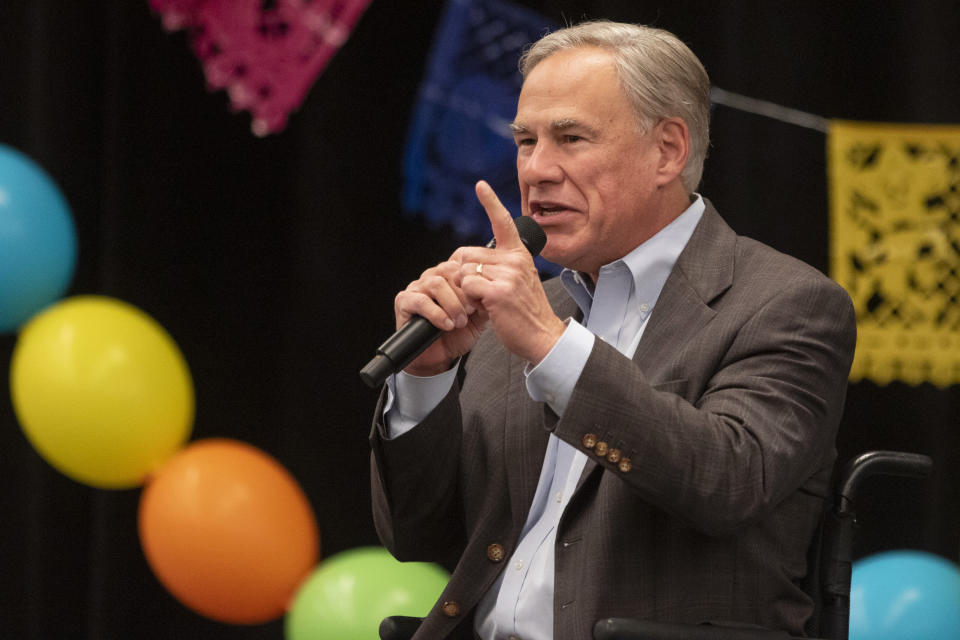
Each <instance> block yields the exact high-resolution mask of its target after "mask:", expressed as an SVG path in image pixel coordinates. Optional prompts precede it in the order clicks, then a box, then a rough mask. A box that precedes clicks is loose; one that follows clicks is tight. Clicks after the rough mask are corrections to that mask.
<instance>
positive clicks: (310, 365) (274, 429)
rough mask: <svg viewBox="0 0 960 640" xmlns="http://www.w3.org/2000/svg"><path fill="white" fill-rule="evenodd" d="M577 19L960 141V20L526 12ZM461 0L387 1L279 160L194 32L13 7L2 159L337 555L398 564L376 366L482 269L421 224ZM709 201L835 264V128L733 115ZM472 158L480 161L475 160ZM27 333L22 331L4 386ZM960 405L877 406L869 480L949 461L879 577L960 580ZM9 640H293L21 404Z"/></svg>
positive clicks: (591, 6) (852, 5) (897, 535)
mask: <svg viewBox="0 0 960 640" xmlns="http://www.w3.org/2000/svg"><path fill="white" fill-rule="evenodd" d="M521 4H524V5H526V6H529V7H531V8H533V9H536V10H539V11H541V12H542V13H543V14H545V15H546V16H548V17H550V18H552V19H554V20H556V21H558V22H563V21H577V20H580V19H582V18H585V17H587V18H595V17H609V18H613V19H618V20H627V21H632V22H644V23H649V24H654V25H657V26H661V27H664V28H667V29H670V30H672V31H674V32H675V33H677V34H678V35H679V36H680V37H681V38H682V39H684V40H685V41H686V42H688V43H689V44H690V46H691V47H692V48H693V50H694V51H695V52H696V53H697V54H698V55H699V56H700V57H701V59H702V60H703V62H704V64H705V65H706V67H707V70H708V72H709V73H710V75H711V77H712V79H713V81H714V83H715V84H716V85H717V86H719V87H723V88H725V89H728V90H730V91H735V92H738V93H742V94H745V95H748V96H752V97H756V98H761V99H765V100H770V101H773V102H777V103H780V104H784V105H788V106H791V107H794V108H797V109H802V110H805V111H809V112H812V113H816V114H819V115H823V116H827V117H837V118H844V119H852V120H875V121H893V122H928V123H960V107H958V106H957V105H960V46H958V44H960V5H958V3H956V2H936V1H929V2H906V1H905V2H902V3H891V2H876V1H874V2H822V3H818V2H787V3H781V2H745V1H741V2H717V3H713V2H702V3H701V2H691V1H676V0H674V1H671V2H641V1H639V0H619V1H615V0H608V1H594V2H573V1H569V2H561V1H549V0H543V1H539V2H538V1H532V0H531V1H525V2H522V3H521ZM442 7H443V3H442V2H441V1H440V0H429V1H428V0H423V1H421V0H417V1H416V2H413V1H409V2H393V1H391V0H374V2H373V3H372V5H371V6H370V8H369V9H368V11H367V12H366V14H365V15H364V16H363V18H362V19H361V20H360V22H359V23H358V25H357V28H356V30H355V31H354V33H353V35H352V37H351V38H350V39H349V40H348V41H347V43H346V45H345V46H344V47H343V49H342V50H341V51H340V52H339V53H338V54H337V55H336V57H335V58H334V59H333V61H332V62H331V64H330V65H329V67H328V68H327V69H326V71H325V72H324V73H323V74H322V75H321V76H320V78H319V80H318V81H317V83H316V84H315V85H314V87H313V88H312V90H311V91H310V93H309V95H308V97H307V100H306V102H305V104H304V106H303V108H302V109H301V110H300V111H299V112H298V113H296V114H295V115H294V116H293V117H292V120H291V122H290V125H289V127H288V128H287V130H286V131H285V132H283V133H281V134H279V135H274V136H271V137H268V138H265V139H257V138H255V137H253V136H252V135H251V134H250V132H249V117H248V116H247V115H246V114H231V113H230V112H229V109H228V104H227V102H228V101H227V98H226V95H225V94H224V93H223V92H220V93H214V94H211V93H208V92H207V91H206V90H205V83H204V78H203V75H202V72H201V68H200V65H199V63H198V61H197V60H196V59H195V58H194V56H193V54H192V53H191V52H190V50H189V46H188V41H187V38H186V35H185V34H184V33H182V32H180V33H174V34H168V33H165V32H164V31H163V30H162V29H161V25H160V20H159V19H158V17H157V16H155V15H153V14H151V12H150V10H149V7H148V3H147V0H136V1H135V0H88V1H86V2H61V1H59V0H4V1H3V2H2V3H0V142H2V143H5V144H8V145H11V146H14V147H17V148H19V149H20V150H22V151H24V152H25V153H27V154H29V155H30V156H32V157H33V158H34V159H35V160H37V161H38V162H39V163H41V164H42V165H43V166H44V167H45V168H46V169H47V170H48V171H49V172H50V174H51V175H52V176H53V177H54V179H55V180H56V181H57V182H58V183H59V185H60V186H61V188H62V190H63V191H64V193H65V195H66V197H67V199H68V201H69V202H70V204H71V206H72V209H73V213H74V216H75V219H76V223H77V226H78V232H79V239H80V258H79V264H78V268H77V272H76V275H75V278H74V281H73V284H72V286H71V289H70V292H69V293H70V294H80V293H100V294H106V295H110V296H115V297H118V298H121V299H123V300H126V301H128V302H131V303H133V304H135V305H137V306H139V307H140V308H142V309H144V310H145V311H147V312H148V313H150V314H151V315H152V316H153V317H155V318H156V319H157V320H158V321H159V322H160V323H161V324H162V325H163V326H164V327H166V329H167V330H168V331H169V332H170V333H171V334H172V335H173V336H174V338H175V339H176V341H177V342H178V344H179V346H180V348H181V349H182V351H183V353H184V355H185V357H186V359H187V361H188V362H189V364H190V368H191V371H192V374H193V377H194V382H195V386H196V397H197V415H196V422H195V428H194V433H193V438H194V439H196V438H203V437H210V436H225V437H231V438H237V439H240V440H244V441H246V442H249V443H251V444H253V445H255V446H257V447H260V448H262V449H264V450H265V451H267V452H269V453H270V454H272V455H274V456H275V457H277V458H278V459H279V460H280V461H281V462H282V463H283V464H284V465H285V466H286V467H287V468H288V469H289V470H290V471H291V472H292V473H293V474H294V476H295V477H296V478H297V479H298V481H299V482H300V483H301V485H302V486H303V488H304V489H305V490H306V492H307V494H308V495H309V497H310V499H311V501H312V504H313V507H314V508H315V510H316V513H317V517H318V520H319V523H320V526H321V529H322V545H323V546H322V553H323V555H324V556H329V555H331V554H334V553H336V552H338V551H342V550H344V549H348V548H351V547H356V546H359V545H372V544H378V541H377V538H376V535H375V533H374V531H373V525H372V521H371V516H370V506H369V502H370V498H369V488H368V482H369V476H368V474H369V471H368V466H367V465H368V462H367V460H368V453H367V452H368V448H367V430H368V424H369V419H370V413H371V409H372V405H373V402H374V400H375V396H376V394H375V392H373V391H371V390H369V389H367V388H366V387H365V386H364V385H363V384H362V383H361V382H360V380H359V378H358V377H357V370H358V369H359V368H360V367H361V366H362V365H363V364H364V363H365V362H366V360H367V359H368V358H369V357H370V356H371V355H372V351H371V350H372V348H373V347H374V346H376V345H377V344H379V341H380V340H381V339H382V338H384V337H385V336H386V335H388V333H389V332H390V331H391V329H392V323H393V320H392V314H391V306H392V304H391V303H392V299H393V296H394V294H395V292H396V291H398V290H399V289H400V288H401V287H402V286H404V285H405V283H406V282H407V281H409V280H410V279H412V278H413V277H414V276H415V275H416V274H417V273H419V272H420V271H421V270H422V269H423V268H424V267H426V266H428V265H430V264H431V263H433V262H436V261H437V260H439V259H442V258H443V257H445V256H446V255H447V254H448V253H449V252H450V251H451V250H452V249H453V248H454V246H455V241H454V239H453V237H452V236H451V235H450V234H449V233H448V232H446V231H444V230H431V229H428V228H427V227H426V226H425V225H424V224H423V223H422V222H419V221H416V220H409V219H405V218H403V217H401V215H400V191H401V172H400V167H401V164H400V163H401V157H402V152H403V148H404V142H405V134H406V127H407V123H408V120H409V117H410V114H411V110H412V106H413V104H414V100H415V97H416V93H417V88H418V85H419V82H420V79H421V75H422V72H423V68H424V64H425V61H426V58H427V54H428V49H429V44H430V41H431V38H432V35H433V32H434V28H435V26H436V23H437V20H438V18H439V16H440V13H441V10H442ZM712 140H713V147H712V149H711V154H710V158H709V159H708V161H707V168H706V173H705V177H704V182H703V185H702V188H701V191H702V192H703V193H704V194H705V195H707V196H709V197H710V198H711V199H712V200H713V201H714V203H715V204H716V205H717V207H718V208H719V210H720V211H721V213H723V214H724V215H725V217H726V218H727V220H728V221H729V222H730V223H731V225H733V226H734V228H736V229H737V230H738V231H740V232H741V233H744V234H747V235H752V236H754V237H756V238H758V239H760V240H762V241H764V242H767V243H769V244H771V245H773V246H774V247H777V248H778V249H780V250H782V251H785V252H787V253H790V254H793V255H795V256H797V257H799V258H801V259H803V260H806V261H807V262H809V263H811V264H813V265H814V266H816V267H818V268H820V269H822V270H826V269H827V200H826V194H827V187H826V163H825V137H824V135H823V134H822V133H819V132H816V131H810V130H806V129H802V128H799V127H796V126H793V125H789V124H783V123H779V122H775V121H772V120H767V119H763V118H760V117H757V116H753V115H749V114H746V113H741V112H737V111H734V110H731V109H729V108H725V107H722V106H718V107H717V108H716V109H715V112H714V117H713V134H712ZM464 153H469V150H468V149H465V150H464ZM14 343H15V337H14V336H11V335H5V336H0V367H2V369H3V370H4V371H5V373H3V374H2V375H3V376H4V380H5V381H6V380H7V373H6V370H7V363H9V358H10V353H11V352H12V350H13V346H14ZM958 414H960V391H958V387H957V386H954V387H951V388H949V389H938V388H935V387H933V386H931V385H920V386H916V387H911V386H908V385H904V384H899V383H894V384H891V385H889V386H886V387H879V386H876V385H873V384H870V383H859V384H855V385H852V386H851V388H850V392H849V398H848V402H847V409H846V417H845V419H844V422H843V425H842V427H841V429H842V431H841V436H840V442H839V449H840V455H841V459H847V458H849V457H850V456H851V455H853V454H854V453H856V452H858V451H861V450H864V449H869V448H895V449H903V450H909V451H917V452H921V453H926V454H929V455H931V456H933V458H934V460H935V462H936V465H937V467H936V471H935V474H934V476H933V477H932V478H931V479H930V480H928V481H885V480H883V481H877V482H875V483H873V484H871V486H870V488H869V489H868V491H867V494H868V495H867V496H866V497H865V499H864V500H863V502H862V509H861V521H862V522H863V524H864V532H863V536H862V538H861V542H860V545H859V547H858V554H860V555H863V554H867V553H871V552H874V551H877V550H881V549H890V548H904V547H912V548H919V549H926V550H930V551H933V552H936V553H939V554H941V555H944V556H946V557H949V558H952V559H954V560H956V559H957V551H958V532H960V472H958V468H960V430H958V419H957V417H958ZM0 455H2V458H0V471H2V476H0V477H2V491H0V500H2V502H0V522H2V524H0V611H2V615H0V635H2V636H3V637H11V638H67V637H71V638H72V637H76V638H194V637H196V638H280V637H282V635H283V627H282V622H281V621H277V622H274V623H270V624H265V625H259V626H252V627H239V626H231V625H226V624H221V623H217V622H213V621H209V620H206V619H204V618H202V617H200V616H198V615H196V614H194V613H192V612H191V611H189V610H187V609H186V608H184V607H182V606H181V605H180V604H178V603H177V602H176V601H175V600H174V599H173V598H172V597H171V596H170V595H169V594H168V593H167V592H166V591H165V590H164V589H163V587H162V586H161V585H160V584H159V583H158V582H157V580H156V579H155V578H154V577H153V574H152V573H151V572H150V570H149V568H148V566H147V564H146V561H145V560H144V558H143V555H142V553H141V551H140V546H139V541H138V538H137V529H136V520H137V503H138V499H139V495H140V492H139V490H130V491H101V490H94V489H91V488H88V487H86V486H83V485H79V484H77V483H75V482H73V481H71V480H69V479H67V478H65V477H64V476H62V475H60V474H59V473H58V472H56V471H54V470H53V469H52V468H51V467H50V466H48V465H47V464H46V463H45V462H44V461H43V460H42V459H41V458H40V457H39V456H38V455H37V454H36V453H35V451H34V450H33V449H32V448H31V446H30V445H29V444H28V442H27V441H26V439H25V438H24V436H23V434H22V432H21V431H20V429H19V427H18V426H17V423H16V420H15V418H14V415H13V410H12V408H11V406H10V399H9V395H8V394H7V393H6V392H4V393H2V394H0Z"/></svg>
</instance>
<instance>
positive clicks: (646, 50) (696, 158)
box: [519, 20, 710, 191]
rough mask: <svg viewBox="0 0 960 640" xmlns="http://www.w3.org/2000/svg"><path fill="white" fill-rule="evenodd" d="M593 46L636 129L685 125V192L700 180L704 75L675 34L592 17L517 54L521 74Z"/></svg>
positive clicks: (705, 143)
mask: <svg viewBox="0 0 960 640" xmlns="http://www.w3.org/2000/svg"><path fill="white" fill-rule="evenodd" d="M589 46H593V47H599V48H601V49H606V50H608V51H609V52H610V53H611V54H612V55H613V58H614V61H615V64H616V67H617V75H618V76H619V77H620V82H621V84H622V85H623V90H624V92H625V93H626V95H627V98H628V99H629V100H630V102H631V103H632V104H633V107H634V110H635V111H636V114H637V119H638V120H639V122H640V127H641V130H643V131H649V130H650V129H651V128H653V127H654V126H655V125H656V123H657V122H659V121H660V120H662V119H663V118H668V117H674V116H676V117H679V118H681V119H682V120H683V121H684V122H686V123H687V127H688V128H689V129H690V157H689V158H688V159H687V164H686V166H685V167H684V168H683V172H682V173H681V174H680V179H681V181H682V182H683V185H684V187H686V189H687V190H688V191H693V190H695V189H696V188H697V185H699V184H700V177H701V176H702V175H703V162H704V160H706V157H707V147H709V146H710V79H709V78H708V77H707V72H706V70H704V68H703V65H702V64H701V63H700V60H698V59H697V56H695V55H694V54H693V52H692V51H690V49H689V48H688V47H687V45H685V44H684V43H683V42H681V41H680V40H679V39H678V38H677V37H676V36H675V35H673V34H672V33H670V32H669V31H664V30H663V29H655V28H653V27H646V26H643V25H635V24H625V23H621V22H611V21H609V20H595V21H590V22H584V23H581V24H578V25H576V26H572V27H567V28H565V29H560V30H558V31H554V32H553V33H550V34H548V35H546V36H544V37H543V38H541V39H540V40H538V41H537V42H535V43H534V44H533V45H531V47H530V48H529V49H527V50H526V51H525V52H524V53H523V55H522V56H520V62H519V66H520V73H522V74H523V77H524V78H526V77H527V74H529V73H530V71H531V70H532V69H533V68H534V67H535V66H537V64H539V63H540V62H542V61H543V60H544V58H546V57H548V56H550V55H551V54H554V53H556V52H558V51H562V50H564V49H575V48H578V47H589Z"/></svg>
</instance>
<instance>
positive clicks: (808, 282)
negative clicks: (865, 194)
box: [371, 203, 856, 640]
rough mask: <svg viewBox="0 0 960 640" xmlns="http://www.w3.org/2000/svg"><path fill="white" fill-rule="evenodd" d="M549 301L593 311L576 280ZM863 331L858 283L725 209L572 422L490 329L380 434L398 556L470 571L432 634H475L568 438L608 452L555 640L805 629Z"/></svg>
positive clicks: (597, 358) (574, 548)
mask: <svg viewBox="0 0 960 640" xmlns="http://www.w3.org/2000/svg"><path fill="white" fill-rule="evenodd" d="M546 289H547V292H548V294H549V296H550V298H551V301H552V303H553V304H554V306H555V309H556V311H557V313H558V315H560V317H566V316H574V315H576V314H577V311H578V310H577V308H576V305H575V303H574V302H573V301H572V300H571V299H570V298H569V296H567V294H566V292H565V291H564V290H563V288H562V287H561V286H560V284H559V282H558V281H556V280H553V281H550V282H548V283H546ZM855 334H856V329H855V321H854V314H853V309H852V305H851V304H850V300H849V298H848V297H847V295H846V293H845V292H844V291H843V290H842V289H841V288H840V287H839V286H837V285H836V284H835V283H833V282H832V281H830V280H829V279H827V278H826V277H825V276H823V274H821V273H820V272H819V271H817V270H815V269H813V268H811V267H809V266H807V265H805V264H803V263H802V262H799V261H797V260H795V259H793V258H790V257H789V256H786V255H783V254H781V253H778V252H776V251H774V250H773V249H770V248H769V247H766V246H764V245H762V244H760V243H758V242H755V241H753V240H750V239H747V238H743V237H740V236H737V235H736V234H735V233H734V232H733V231H732V230H731V229H730V228H729V227H728V226H727V225H726V223H724V222H723V220H722V219H721V218H720V216H719V215H718V214H717V212H716V210H715V209H714V208H713V206H712V205H710V204H709V203H707V209H706V211H705V213H704V215H703V218H702V220H701V221H700V223H699V225H698V226H697V228H696V230H695V231H694V233H693V236H692V237H691V239H690V242H689V243H688V244H687V246H686V248H685V249H684V250H683V252H682V254H681V255H680V257H679V259H678V261H677V263H676V265H675V267H674V269H673V271H672V272H671V274H670V276H669V278H668V279H667V282H666V284H665V285H664V288H663V291H662V292H661V294H660V298H659V300H658V302H657V304H656V307H655V308H654V311H653V314H652V315H651V317H650V320H649V322H648V326H647V328H646V330H645V332H644V335H643V338H642V340H641V341H640V345H639V347H638V348H637V352H636V354H635V355H634V357H633V358H632V360H631V359H628V358H626V357H625V356H623V355H622V354H620V353H619V352H618V351H616V349H614V348H613V347H611V346H609V345H607V344H605V343H604V342H602V341H600V340H597V341H596V343H595V345H594V348H593V352H592V354H591V356H590V358H589V360H588V362H587V364H586V367H585V369H584V371H583V374H582V376H581V377H580V380H579V382H578V383H577V385H576V388H575V389H574V392H573V395H572V397H571V398H570V401H569V403H568V406H567V409H566V412H565V414H564V415H563V416H562V417H561V418H559V419H558V418H557V416H556V415H555V414H554V413H553V412H552V411H551V410H550V409H549V408H548V407H547V406H545V405H543V404H540V403H535V402H533V401H532V400H530V398H529V396H528V395H527V393H526V389H525V386H524V376H523V368H524V365H525V363H524V362H523V361H521V360H520V359H519V358H517V357H515V356H513V355H512V354H510V353H509V352H508V351H507V350H506V349H505V348H504V347H503V346H502V345H501V344H500V343H499V342H498V341H497V338H496V336H495V335H494V334H493V332H492V331H489V330H488V331H487V332H485V333H484V334H483V335H482V337H481V338H480V341H479V342H478V343H477V345H476V347H475V348H474V350H473V351H472V352H471V354H470V356H469V358H468V359H467V360H466V362H465V364H464V366H463V369H462V371H461V376H460V378H459V380H458V383H457V384H455V385H454V389H453V390H452V391H451V392H450V393H449V394H448V396H447V397H446V398H445V399H444V400H443V401H442V402H441V404H440V405H439V406H438V407H437V408H436V409H435V410H434V411H433V412H432V413H431V415H430V416H428V417H427V418H426V419H425V420H424V421H423V422H422V423H421V424H419V425H417V427H416V428H414V429H413V430H411V431H410V432H408V433H406V434H404V435H403V436H401V437H399V438H396V439H394V440H385V439H383V438H382V437H381V433H382V429H383V427H382V424H380V423H379V420H380V415H381V407H378V408H377V413H376V415H377V416H378V417H377V421H375V424H374V429H373V431H372V433H371V444H372V450H373V453H372V458H371V460H372V484H373V495H374V520H375V523H376V526H377V531H378V532H379V535H380V537H381V540H382V541H383V543H384V545H385V546H386V547H387V548H388V549H389V550H390V551H391V552H392V553H393V554H394V555H395V556H396V557H398V558H399V559H401V560H425V561H432V562H440V563H443V564H445V565H447V566H448V567H451V568H452V569H453V575H452V577H451V579H450V582H449V584H448V586H447V588H446V589H445V591H444V593H443V594H442V595H441V597H440V599H439V600H438V602H437V605H436V606H435V607H434V608H433V610H432V611H431V612H430V614H429V616H428V617H427V618H426V620H425V621H424V624H423V626H422V627H421V629H420V631H419V632H418V634H417V636H416V638H424V639H430V640H435V639H437V638H445V637H451V638H459V637H464V638H471V637H473V636H472V612H473V609H474V607H475V605H476V604H477V602H478V600H479V599H480V597H481V596H482V595H483V593H484V592H485V591H486V590H487V589H488V588H489V587H490V585H491V584H492V583H493V582H494V580H495V579H496V576H497V574H498V573H499V571H501V570H502V569H503V567H504V565H505V564H506V562H505V560H500V557H501V555H500V554H498V553H496V551H497V548H496V547H491V545H500V546H502V547H503V551H504V552H503V554H502V556H503V557H505V558H509V556H510V554H511V552H512V551H513V549H514V548H515V546H516V544H517V542H518V537H519V533H520V530H521V528H522V526H523V524H524V522H525V520H526V517H527V512H528V511H529V508H530V505H531V502H532V500H533V497H534V493H535V490H536V487H537V481H538V478H539V473H540V468H541V465H542V462H543V457H544V451H545V447H546V443H547V438H548V436H549V433H550V432H551V431H552V432H553V433H555V434H556V435H557V436H558V437H559V438H561V439H563V440H565V441H566V442H569V443H570V444H572V445H573V446H575V447H577V448H579V449H580V450H581V451H583V452H584V453H586V454H587V455H588V457H589V458H590V461H589V462H588V463H587V466H586V468H585V469H584V472H583V475H582V476H581V479H580V484H579V486H578V489H577V491H576V493H575V494H574V496H573V497H572V498H571V500H570V503H569V505H568V506H567V508H566V511H565V512H564V515H563V517H562V519H561V521H560V525H559V528H558V532H557V543H556V550H555V553H556V556H555V568H556V573H555V596H554V637H555V638H557V639H570V640H584V639H586V638H589V637H590V635H591V629H592V626H593V623H594V621H595V620H597V619H598V618H602V617H607V616H632V617H639V618H643V619H648V620H659V621H676V622H692V623H698V622H703V621H734V622H739V623H746V624H757V625H762V626H765V627H771V628H776V629H784V630H786V631H789V632H792V633H797V634H799V633H801V631H802V629H803V625H804V622H805V620H806V619H807V618H808V617H809V615H810V614H811V611H812V603H811V601H810V599H809V598H808V597H807V596H806V595H805V594H804V592H803V591H802V590H801V588H800V586H799V583H800V581H801V580H802V578H803V577H804V575H805V573H806V551H807V548H808V545H809V542H810V539H811V536H812V533H813V531H814V530H815V528H816V526H817V522H818V518H819V515H820V513H821V509H822V505H823V499H824V497H825V496H826V494H827V491H828V484H829V478H830V472H831V468H832V464H833V461H834V458H835V455H836V452H835V449H834V439H835V436H836V429H837V424H838V422H839V420H840V415H841V412H842V408H843V400H844V396H845V390H846V379H847V374H848V371H849V367H850V363H851V360H852V357H853V349H854V343H855ZM587 434H593V435H595V436H596V440H598V441H603V442H605V443H607V445H608V448H616V449H618V450H619V452H620V455H621V458H623V457H625V458H629V461H630V463H629V464H623V460H622V459H621V460H619V461H611V460H610V459H608V457H607V456H609V453H608V454H607V456H603V457H601V456H598V455H597V450H598V447H593V448H589V447H588V446H587V445H589V444H590V443H589V438H588V437H586V436H587ZM585 440H586V441H587V443H586V444H585ZM614 458H615V456H614Z"/></svg>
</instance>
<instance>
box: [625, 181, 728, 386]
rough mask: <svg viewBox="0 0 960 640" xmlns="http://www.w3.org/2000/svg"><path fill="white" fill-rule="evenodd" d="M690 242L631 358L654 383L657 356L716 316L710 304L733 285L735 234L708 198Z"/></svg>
mask: <svg viewBox="0 0 960 640" xmlns="http://www.w3.org/2000/svg"><path fill="white" fill-rule="evenodd" d="M704 201H705V203H706V210H705V211H704V212H703V217H702V218H701V219H700V223H699V224H698V225H697V228H696V229H694V231H693V235H692V236H690V241H689V242H687V246H686V247H684V249H683V251H682V252H681V253H680V256H679V257H678V258H677V263H676V264H675V265H674V266H673V270H672V271H671V272H670V276H669V277H668V278H667V281H666V283H665V284H664V285H663V290H662V291H661V292H660V297H659V298H658V299H657V304H656V306H655V307H654V310H653V314H652V315H651V316H650V320H649V322H648V323H647V327H646V329H645V330H644V332H643V338H642V339H641V340H640V344H639V345H638V346H637V351H636V353H635V354H634V356H633V360H634V361H635V362H644V363H645V365H644V373H646V375H647V378H648V379H650V380H651V381H652V382H656V381H657V379H656V378H657V372H658V368H659V367H658V365H659V363H662V362H664V361H665V360H667V358H665V357H662V356H663V354H668V353H670V352H671V351H673V350H675V349H676V348H677V347H678V346H680V345H682V344H684V343H686V342H687V341H688V340H689V338H690V337H691V336H692V335H694V334H696V333H697V332H698V331H699V330H700V329H701V328H702V327H703V326H704V325H705V324H706V323H708V322H709V321H710V320H711V319H712V318H713V316H714V315H715V312H714V311H713V309H712V308H711V307H710V303H711V302H712V301H713V300H714V299H715V298H716V297H717V296H719V295H720V294H721V293H723V292H724V291H726V290H727V289H728V288H729V287H730V285H731V284H733V267H734V264H733V255H734V250H735V246H736V234H734V232H733V230H732V229H730V227H728V226H727V224H726V223H725V222H724V221H723V219H722V218H721V217H720V215H719V214H718V213H717V210H716V209H714V208H713V205H712V204H711V203H710V201H709V200H706V199H705V200H704Z"/></svg>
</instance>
